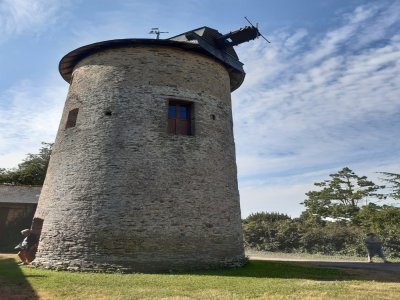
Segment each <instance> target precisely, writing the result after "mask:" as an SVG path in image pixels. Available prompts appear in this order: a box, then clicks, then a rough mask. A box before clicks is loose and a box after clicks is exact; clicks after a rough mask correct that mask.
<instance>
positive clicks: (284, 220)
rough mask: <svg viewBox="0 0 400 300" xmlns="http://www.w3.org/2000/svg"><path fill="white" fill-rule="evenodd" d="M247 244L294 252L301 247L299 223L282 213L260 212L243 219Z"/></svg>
mask: <svg viewBox="0 0 400 300" xmlns="http://www.w3.org/2000/svg"><path fill="white" fill-rule="evenodd" d="M243 234H244V241H245V246H246V247H249V248H252V249H256V250H263V251H280V252H293V251H295V250H296V249H297V248H298V247H299V239H300V235H299V228H298V223H296V222H294V221H293V220H292V219H291V218H290V217H289V216H288V215H285V214H281V213H268V212H259V213H255V214H252V215H250V216H248V217H247V218H246V219H244V220H243Z"/></svg>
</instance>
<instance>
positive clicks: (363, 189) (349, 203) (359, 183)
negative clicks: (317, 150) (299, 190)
mask: <svg viewBox="0 0 400 300" xmlns="http://www.w3.org/2000/svg"><path fill="white" fill-rule="evenodd" d="M329 176H330V177H331V179H329V180H325V181H323V182H317V183H314V185H315V186H317V187H320V188H321V189H319V190H317V191H310V192H308V193H306V196H308V198H307V199H306V200H304V202H303V203H302V204H304V205H305V207H306V211H307V212H308V213H310V214H315V215H319V216H321V217H325V218H326V217H330V218H334V219H338V218H345V219H351V218H353V217H354V216H355V215H356V214H357V212H358V211H359V209H360V206H361V205H362V204H363V203H364V202H363V200H366V199H367V198H368V197H375V198H382V195H381V194H378V193H377V191H378V190H379V189H381V188H384V186H379V185H377V184H375V183H374V182H372V181H370V180H368V179H367V177H366V176H358V175H356V174H355V173H354V172H353V171H352V170H351V169H349V168H348V167H345V168H343V169H342V170H340V171H339V172H337V173H334V174H330V175H329Z"/></svg>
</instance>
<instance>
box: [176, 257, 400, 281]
mask: <svg viewBox="0 0 400 300" xmlns="http://www.w3.org/2000/svg"><path fill="white" fill-rule="evenodd" d="M355 265H357V266H355ZM385 266H388V269H386V270H385V268H384V267H385ZM389 266H391V267H389ZM363 267H365V268H363ZM367 267H374V266H373V265H370V264H365V263H359V264H354V263H348V265H346V263H334V262H332V263H331V262H330V263H327V262H316V261H313V262H282V261H265V260H250V261H249V262H248V264H247V265H245V266H244V267H242V268H235V269H224V270H210V271H193V272H178V273H176V274H179V275H184V274H190V275H208V276H231V277H255V278H297V279H309V280H318V281H335V280H337V281H345V280H346V281H348V280H375V281H379V282H400V273H399V270H400V265H399V264H390V265H389V264H388V265H384V266H383V264H382V266H379V267H376V270H371V269H369V268H367ZM396 270H397V271H396Z"/></svg>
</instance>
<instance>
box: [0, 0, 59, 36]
mask: <svg viewBox="0 0 400 300" xmlns="http://www.w3.org/2000/svg"><path fill="white" fill-rule="evenodd" d="M65 7H66V2H65V1H54V0H2V1H1V2H0V42H1V41H5V40H7V39H8V38H10V37H11V36H16V35H20V34H23V33H25V32H32V33H38V32H40V31H41V30H43V29H49V28H51V26H52V25H54V24H55V23H56V22H57V20H58V14H59V13H60V12H61V11H62V9H65Z"/></svg>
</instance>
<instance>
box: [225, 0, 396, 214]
mask: <svg viewBox="0 0 400 300" xmlns="http://www.w3.org/2000/svg"><path fill="white" fill-rule="evenodd" d="M398 4H399V2H396V3H395V4H394V5H392V6H389V7H383V6H379V5H378V4H374V5H367V6H362V7H359V8H357V9H356V10H355V11H354V12H353V13H351V14H347V15H346V16H344V18H343V22H342V23H341V24H340V25H339V26H338V27H336V28H332V29H331V30H329V31H327V32H326V33H325V34H324V35H322V36H321V37H320V39H319V41H318V40H315V38H313V37H311V36H310V34H309V33H307V31H306V30H303V29H300V30H298V31H297V32H292V33H289V32H282V31H281V32H276V33H273V34H271V35H270V38H271V40H273V43H272V44H268V45H267V44H265V42H264V41H262V40H257V41H256V42H254V43H253V44H252V45H251V46H248V45H246V47H239V51H238V52H239V57H241V60H242V61H243V62H244V63H245V68H246V71H247V77H246V79H245V82H244V84H243V86H242V87H241V88H240V89H239V90H238V91H237V92H235V93H234V94H233V109H234V120H235V138H236V146H237V162H238V173H239V178H240V187H241V195H242V202H243V203H253V202H254V203H257V205H254V206H253V208H254V209H255V207H257V209H259V208H260V207H261V206H260V205H258V204H260V203H261V202H262V203H264V204H265V206H264V207H265V210H274V209H275V208H276V207H277V206H276V205H278V206H279V207H280V205H281V204H282V203H292V202H293V201H294V202H296V203H299V202H301V201H302V200H303V199H304V195H303V194H301V195H297V196H296V193H297V192H298V191H300V190H304V187H305V186H309V185H308V183H307V181H303V180H301V177H306V178H308V180H312V181H311V182H314V181H318V180H321V179H323V178H326V177H327V176H328V174H329V173H325V176H322V174H321V175H320V176H319V177H318V176H317V177H313V178H312V177H308V176H305V175H304V174H306V173H307V172H310V170H316V171H318V170H320V171H321V172H324V171H325V172H327V171H328V170H331V171H336V170H338V169H341V168H342V167H344V166H346V165H348V166H350V167H351V166H354V165H355V166H359V167H360V170H370V169H374V170H375V171H385V169H382V168H383V167H388V168H394V169H396V168H397V171H395V172H400V170H399V169H400V165H399V159H398V153H400V141H399V139H398V134H399V132H400V118H399V116H400V102H399V95H400V76H399V75H400V64H399V61H400V38H399V36H398V33H397V32H398V28H399V27H400V23H399V20H397V21H394V19H393V11H392V10H393V6H396V5H397V6H398ZM386 16H387V17H388V19H389V20H388V21H385V22H384V26H385V32H382V33H381V34H382V35H380V36H379V40H377V35H365V36H363V38H362V41H361V39H359V38H358V36H359V34H360V33H363V32H364V30H365V28H368V27H369V26H375V25H374V24H375V23H376V22H377V18H379V19H381V18H383V19H384V18H385V17H386ZM382 22H383V21H382ZM394 28H397V30H394ZM353 41H357V42H356V43H353ZM288 174H291V176H298V181H299V182H300V183H299V184H300V185H297V183H296V184H294V186H292V185H291V184H292V183H290V182H289V183H288V182H287V176H288ZM260 178H264V179H265V185H264V186H261V185H260V186H257V187H252V186H251V184H250V183H251V182H254V180H258V179H260ZM268 179H272V180H273V181H274V183H273V184H271V183H270V182H268ZM309 182H310V181H309ZM249 184H250V185H249ZM297 189H298V190H297ZM279 191H281V192H282V197H281V198H282V199H283V200H282V199H280V197H278V196H279ZM251 197H254V199H251ZM257 199H259V200H257ZM261 199H263V200H261ZM273 199H277V200H276V201H278V202H277V203H275V202H274V203H272V202H271V201H274V200H273ZM290 199H292V200H290ZM293 199H296V200H293ZM246 205H247V204H246ZM286 207H287V209H286V210H282V211H283V212H289V213H291V212H292V210H291V208H290V207H291V205H287V206H286ZM293 210H296V209H293Z"/></svg>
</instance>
